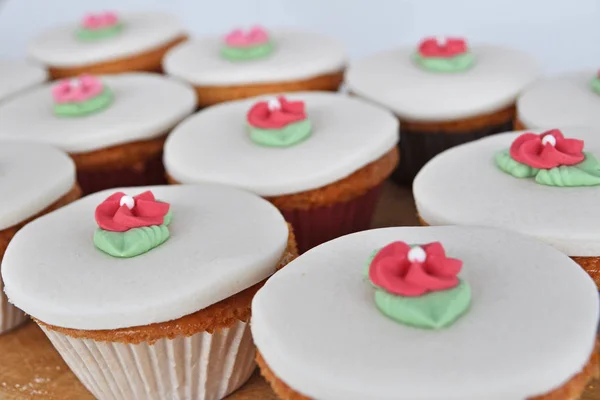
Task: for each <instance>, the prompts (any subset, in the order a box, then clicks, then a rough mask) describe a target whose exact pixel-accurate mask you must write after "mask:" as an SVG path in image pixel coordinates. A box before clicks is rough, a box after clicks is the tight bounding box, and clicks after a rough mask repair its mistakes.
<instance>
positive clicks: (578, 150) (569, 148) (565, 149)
mask: <svg viewBox="0 0 600 400" xmlns="http://www.w3.org/2000/svg"><path fill="white" fill-rule="evenodd" d="M555 147H556V150H558V151H560V152H561V153H565V154H570V155H572V156H577V155H580V154H582V153H583V140H579V139H562V140H560V141H558V142H557V143H556V146H555Z"/></svg>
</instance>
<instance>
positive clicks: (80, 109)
mask: <svg viewBox="0 0 600 400" xmlns="http://www.w3.org/2000/svg"><path fill="white" fill-rule="evenodd" d="M113 99H114V97H113V93H112V91H111V90H110V89H109V88H108V87H105V88H104V90H103V91H102V93H100V94H99V95H98V96H95V97H92V98H91V99H89V100H87V101H84V102H81V103H62V104H55V105H54V114H56V115H57V116H59V117H83V116H85V115H88V114H94V113H97V112H99V111H102V110H104V109H105V108H106V107H108V106H109V105H110V104H111V103H112V102H113Z"/></svg>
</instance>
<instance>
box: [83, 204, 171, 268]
mask: <svg viewBox="0 0 600 400" xmlns="http://www.w3.org/2000/svg"><path fill="white" fill-rule="evenodd" d="M167 215H168V214H167ZM166 219H167V217H165V221H166ZM169 219H170V218H169ZM169 236H170V234H169V228H167V226H166V225H153V226H147V227H143V228H134V229H130V230H128V231H126V232H111V231H105V230H104V229H100V228H98V229H96V232H94V244H95V245H96V247H97V248H99V249H100V250H102V251H103V252H105V253H108V254H110V255H111V256H113V257H119V258H130V257H135V256H139V255H140V254H144V253H146V252H148V251H150V250H152V249H153V248H155V247H158V246H160V245H161V244H163V243H164V242H166V241H167V239H169Z"/></svg>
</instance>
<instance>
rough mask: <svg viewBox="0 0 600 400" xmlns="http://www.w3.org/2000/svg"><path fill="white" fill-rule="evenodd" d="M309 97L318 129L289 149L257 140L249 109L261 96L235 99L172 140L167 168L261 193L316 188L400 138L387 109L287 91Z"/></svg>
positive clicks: (183, 176) (192, 121)
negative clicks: (251, 131) (249, 122)
mask: <svg viewBox="0 0 600 400" xmlns="http://www.w3.org/2000/svg"><path fill="white" fill-rule="evenodd" d="M286 97H287V98H289V99H292V100H302V101H304V102H305V104H306V112H307V114H308V118H309V119H310V120H311V123H312V135H311V136H310V137H309V138H308V139H307V140H305V141H304V142H301V143H299V144H297V145H295V146H291V147H288V148H274V147H265V146H260V145H258V144H255V143H254V142H252V140H251V139H250V135H249V133H248V129H247V126H246V124H247V123H246V114H247V112H248V110H249V109H250V107H251V106H252V105H253V104H255V103H256V102H257V101H259V100H264V99H268V97H261V98H254V99H247V100H241V101H235V102H228V103H224V104H219V105H216V106H213V107H209V108H207V109H205V110H202V111H200V112H198V113H197V114H195V115H193V116H192V117H190V118H188V119H187V120H186V121H184V122H183V123H181V124H180V125H179V126H178V127H177V128H175V129H174V130H173V132H172V133H171V135H170V136H169V138H168V139H167V142H166V144H165V155H164V162H165V167H166V169H167V172H168V173H169V174H170V175H171V176H172V177H173V178H175V179H176V180H177V181H179V182H183V183H195V182H204V181H208V182H218V183H224V184H228V185H232V186H236V187H241V188H244V189H247V190H250V191H252V192H254V193H257V194H259V195H261V196H277V195H283V194H290V193H298V192H302V191H305V190H311V189H316V188H319V187H322V186H325V185H328V184H330V183H332V182H335V181H337V180H339V179H342V178H345V177H346V176H348V175H350V174H352V173H353V172H355V171H356V170H358V169H360V168H362V167H364V166H365V165H367V164H369V163H370V162H372V161H375V160H377V159H378V158H379V157H381V156H383V155H384V154H385V153H387V152H388V151H390V150H391V149H392V148H393V147H394V146H395V145H396V143H397V142H398V121H397V119H396V118H395V117H394V116H393V115H392V114H391V113H389V112H388V111H386V110H384V109H382V108H379V107H377V106H373V105H370V104H368V103H366V102H363V101H361V100H359V99H356V98H351V97H346V96H343V95H339V94H335V93H329V92H302V93H292V94H289V95H286Z"/></svg>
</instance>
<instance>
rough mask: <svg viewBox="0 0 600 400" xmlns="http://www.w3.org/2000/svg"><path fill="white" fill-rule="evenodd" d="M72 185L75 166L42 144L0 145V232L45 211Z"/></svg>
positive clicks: (60, 153)
mask: <svg viewBox="0 0 600 400" xmlns="http://www.w3.org/2000/svg"><path fill="white" fill-rule="evenodd" d="M73 185H75V165H74V164H73V161H71V159H70V158H69V156H67V155H66V154H64V153H63V152H62V151H60V150H57V149H55V148H54V147H51V146H48V145H43V144H26V143H19V142H11V141H1V142H0V193H2V198H1V199H0V230H3V229H6V228H8V227H11V226H13V225H16V224H18V223H20V222H23V221H25V220H26V219H28V218H30V217H32V216H34V215H36V214H37V213H39V212H40V211H42V210H44V209H45V208H47V207H48V206H50V205H51V204H53V203H54V202H56V201H57V200H58V199H60V198H61V197H62V196H64V195H65V194H67V193H68V192H69V191H70V190H71V189H72V188H73Z"/></svg>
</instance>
